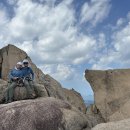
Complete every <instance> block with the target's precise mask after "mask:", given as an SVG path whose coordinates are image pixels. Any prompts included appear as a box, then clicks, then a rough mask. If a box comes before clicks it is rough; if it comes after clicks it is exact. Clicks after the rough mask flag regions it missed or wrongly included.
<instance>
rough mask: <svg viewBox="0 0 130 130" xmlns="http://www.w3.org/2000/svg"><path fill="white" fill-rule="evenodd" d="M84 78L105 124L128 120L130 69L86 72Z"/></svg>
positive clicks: (129, 114) (129, 112) (129, 113)
mask: <svg viewBox="0 0 130 130" xmlns="http://www.w3.org/2000/svg"><path fill="white" fill-rule="evenodd" d="M85 77H86V79H87V81H88V82H89V83H90V85H91V87H92V89H93V91H94V98H95V105H96V107H97V109H98V110H99V111H100V113H101V115H102V117H103V118H104V120H105V121H106V122H108V121H117V120H122V119H126V118H130V110H129V108H130V69H119V70H118V69H117V70H106V71H101V70H86V72H85Z"/></svg>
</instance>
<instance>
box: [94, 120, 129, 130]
mask: <svg viewBox="0 0 130 130" xmlns="http://www.w3.org/2000/svg"><path fill="white" fill-rule="evenodd" d="M92 130H130V119H125V120H121V121H116V122H109V123H103V124H99V125H97V126H95V127H94V128H92Z"/></svg>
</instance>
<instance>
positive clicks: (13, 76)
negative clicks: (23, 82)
mask: <svg viewBox="0 0 130 130" xmlns="http://www.w3.org/2000/svg"><path fill="white" fill-rule="evenodd" d="M22 77H23V72H22V62H18V63H17V64H16V66H15V68H14V69H12V70H11V71H10V73H9V80H10V84H9V87H8V89H7V93H6V103H10V102H12V101H13V95H14V88H15V87H16V86H17V80H18V78H22Z"/></svg>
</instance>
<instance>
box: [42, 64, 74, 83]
mask: <svg viewBox="0 0 130 130" xmlns="http://www.w3.org/2000/svg"><path fill="white" fill-rule="evenodd" d="M40 68H42V70H43V71H44V73H45V74H50V75H51V76H52V77H54V78H55V79H57V80H60V81H61V80H62V81H64V80H72V79H73V78H75V77H76V70H75V69H74V68H72V67H71V66H70V65H66V64H57V65H56V64H55V65H47V64H46V65H43V66H40Z"/></svg>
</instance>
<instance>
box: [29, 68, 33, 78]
mask: <svg viewBox="0 0 130 130" xmlns="http://www.w3.org/2000/svg"><path fill="white" fill-rule="evenodd" d="M30 73H31V74H32V80H34V72H33V70H32V68H30Z"/></svg>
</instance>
